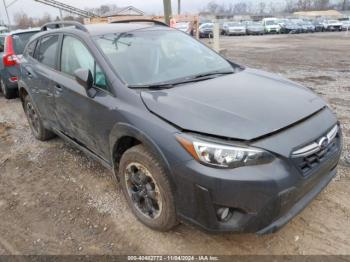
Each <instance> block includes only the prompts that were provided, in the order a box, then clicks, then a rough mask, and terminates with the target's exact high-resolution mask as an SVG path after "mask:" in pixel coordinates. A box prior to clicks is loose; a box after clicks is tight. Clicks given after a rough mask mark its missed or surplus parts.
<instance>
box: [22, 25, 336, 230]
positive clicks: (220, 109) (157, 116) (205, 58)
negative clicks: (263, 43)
mask: <svg viewBox="0 0 350 262" xmlns="http://www.w3.org/2000/svg"><path fill="white" fill-rule="evenodd" d="M68 24H71V25H74V26H75V27H73V26H70V27H64V28H61V29H56V30H49V31H45V29H47V28H51V27H52V28H57V27H58V25H61V23H58V22H56V23H53V24H48V25H45V26H44V27H43V32H42V33H39V34H37V35H36V36H34V38H32V40H31V41H30V42H29V43H28V45H27V47H26V50H25V52H24V57H23V62H22V63H21V74H20V80H19V92H20V97H21V101H22V103H23V108H24V112H25V114H26V116H27V118H28V122H29V126H30V128H31V130H32V133H33V135H34V136H35V137H36V138H37V139H39V140H42V141H45V140H48V139H50V138H52V137H53V136H54V135H58V136H60V137H62V138H63V139H65V140H66V141H68V142H70V143H71V144H73V145H74V146H76V147H77V148H79V149H80V150H82V151H83V152H85V153H86V154H88V155H89V156H91V157H93V158H94V159H96V160H98V161H100V162H101V163H102V164H103V165H105V166H106V167H107V168H109V169H110V170H111V171H112V172H113V173H114V175H115V176H116V177H117V179H118V180H119V181H120V186H121V188H122V190H123V192H124V195H125V197H126V200H127V203H128V205H129V207H130V208H131V210H132V211H133V213H134V214H135V216H136V217H137V218H138V219H139V220H140V221H141V222H142V223H144V224H145V225H147V226H149V227H150V228H153V229H156V230H162V231H165V230H169V229H171V228H173V227H174V226H175V225H176V224H177V223H178V221H185V222H189V223H193V224H195V225H198V226H200V227H202V228H204V229H206V230H209V231H214V232H223V231H234V232H258V233H259V234H266V233H272V232H275V231H276V230H278V229H279V228H281V227H282V226H283V225H285V224H286V223H287V222H288V221H289V220H291V219H292V218H293V217H294V216H296V215H297V214H298V213H299V212H301V210H303V209H304V208H305V207H306V206H307V205H308V204H309V203H310V202H311V201H312V199H314V198H315V197H316V196H317V195H318V194H319V193H320V192H321V191H322V189H324V188H325V187H326V186H327V184H328V183H329V182H330V181H331V180H332V178H333V177H334V176H335V175H336V167H337V164H338V161H339V159H340V154H341V148H342V133H341V129H340V126H339V123H338V120H337V118H336V116H335V114H334V113H332V111H331V109H330V108H329V107H328V106H327V104H326V102H325V101H324V100H323V99H322V98H320V97H318V96H317V95H316V94H314V93H313V92H312V91H311V90H309V89H307V88H305V87H303V86H301V85H300V84H296V83H294V82H292V81H289V80H287V79H285V78H283V77H281V76H279V75H274V74H271V73H267V72H264V71H260V70H255V69H250V68H246V67H244V66H241V65H238V64H236V63H234V62H231V61H228V60H226V59H225V58H223V57H222V56H220V55H219V54H217V53H216V52H214V51H212V50H211V49H210V48H208V47H207V46H206V45H204V44H202V43H201V42H199V41H197V40H196V39H194V38H192V37H190V36H188V35H186V34H183V33H181V32H179V31H178V30H176V29H173V28H170V27H167V26H164V25H158V23H156V24H150V23H148V24H140V23H118V24H95V25H86V26H83V25H81V24H79V23H77V22H70V23H68V22H65V23H64V25H68ZM145 50H147V52H145ZM48 164H49V163H48ZM43 190H44V189H43Z"/></svg>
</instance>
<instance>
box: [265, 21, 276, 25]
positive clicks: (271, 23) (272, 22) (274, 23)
mask: <svg viewBox="0 0 350 262" xmlns="http://www.w3.org/2000/svg"><path fill="white" fill-rule="evenodd" d="M266 25H277V23H276V21H266Z"/></svg>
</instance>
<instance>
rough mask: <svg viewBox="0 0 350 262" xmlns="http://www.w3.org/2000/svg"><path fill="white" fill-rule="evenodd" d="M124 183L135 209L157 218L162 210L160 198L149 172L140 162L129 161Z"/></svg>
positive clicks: (149, 216)
mask: <svg viewBox="0 0 350 262" xmlns="http://www.w3.org/2000/svg"><path fill="white" fill-rule="evenodd" d="M125 183H126V188H127V191H128V195H129V197H130V199H131V200H132V203H133V204H134V207H135V208H136V210H137V211H139V212H140V213H141V214H142V215H144V216H146V217H147V218H150V219H156V218H158V217H159V216H160V214H161V212H162V198H161V195H160V191H159V187H158V185H157V183H156V181H155V180H154V178H153V176H152V174H151V172H149V171H148V169H147V168H146V167H145V166H143V165H142V164H139V163H131V164H129V165H128V167H127V168H126V171H125Z"/></svg>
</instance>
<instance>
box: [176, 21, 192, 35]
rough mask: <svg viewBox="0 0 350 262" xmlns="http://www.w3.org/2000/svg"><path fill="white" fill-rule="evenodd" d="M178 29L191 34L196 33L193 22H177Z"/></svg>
mask: <svg viewBox="0 0 350 262" xmlns="http://www.w3.org/2000/svg"><path fill="white" fill-rule="evenodd" d="M176 29H178V30H180V31H182V32H185V33H187V34H189V35H192V36H193V35H194V28H193V24H192V23H191V22H180V23H176Z"/></svg>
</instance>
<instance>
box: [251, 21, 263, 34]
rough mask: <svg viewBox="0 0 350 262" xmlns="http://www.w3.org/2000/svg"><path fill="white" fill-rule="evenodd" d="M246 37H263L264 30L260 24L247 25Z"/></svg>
mask: <svg viewBox="0 0 350 262" xmlns="http://www.w3.org/2000/svg"><path fill="white" fill-rule="evenodd" d="M247 34H248V35H263V34H265V28H264V26H263V24H262V22H252V23H249V24H247Z"/></svg>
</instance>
